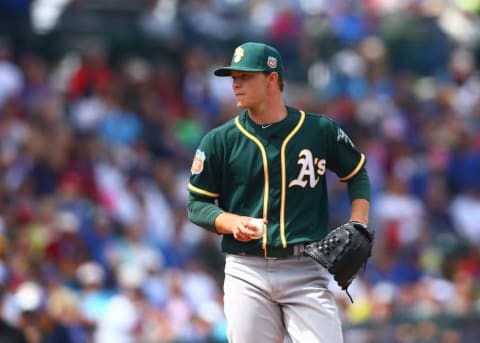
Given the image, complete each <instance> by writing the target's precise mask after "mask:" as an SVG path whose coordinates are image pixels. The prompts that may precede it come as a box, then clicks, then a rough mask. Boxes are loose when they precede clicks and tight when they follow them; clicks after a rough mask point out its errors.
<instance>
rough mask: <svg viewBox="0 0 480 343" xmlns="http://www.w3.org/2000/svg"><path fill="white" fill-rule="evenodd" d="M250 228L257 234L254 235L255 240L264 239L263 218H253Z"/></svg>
mask: <svg viewBox="0 0 480 343" xmlns="http://www.w3.org/2000/svg"><path fill="white" fill-rule="evenodd" d="M249 224H250V226H251V227H252V228H255V234H254V235H253V238H254V239H259V238H262V237H263V231H264V224H263V219H261V218H252V219H250V223H249Z"/></svg>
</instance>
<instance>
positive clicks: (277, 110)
mask: <svg viewBox="0 0 480 343" xmlns="http://www.w3.org/2000/svg"><path fill="white" fill-rule="evenodd" d="M248 115H249V116H250V118H251V119H252V120H253V121H254V122H255V123H257V124H259V125H269V124H274V123H277V122H279V121H282V120H283V119H285V117H286V116H287V108H286V107H285V104H284V103H283V102H282V101H277V102H275V103H269V104H262V105H261V106H258V107H255V108H249V109H248Z"/></svg>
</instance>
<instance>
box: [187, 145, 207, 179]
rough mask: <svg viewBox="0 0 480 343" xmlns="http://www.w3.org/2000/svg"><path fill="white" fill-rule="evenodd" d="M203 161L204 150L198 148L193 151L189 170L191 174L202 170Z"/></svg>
mask: <svg viewBox="0 0 480 343" xmlns="http://www.w3.org/2000/svg"><path fill="white" fill-rule="evenodd" d="M204 162H205V152H203V151H202V150H200V149H197V151H195V157H194V158H193V162H192V168H191V169H190V171H191V172H192V174H200V173H201V172H202V170H203V163H204Z"/></svg>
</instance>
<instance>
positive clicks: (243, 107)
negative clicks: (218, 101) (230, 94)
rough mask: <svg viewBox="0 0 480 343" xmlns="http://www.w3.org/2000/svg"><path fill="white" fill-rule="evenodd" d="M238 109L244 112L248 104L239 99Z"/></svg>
mask: <svg viewBox="0 0 480 343" xmlns="http://www.w3.org/2000/svg"><path fill="white" fill-rule="evenodd" d="M237 107H238V108H241V109H242V110H243V109H245V108H248V103H247V102H246V101H244V100H242V99H238V98H237Z"/></svg>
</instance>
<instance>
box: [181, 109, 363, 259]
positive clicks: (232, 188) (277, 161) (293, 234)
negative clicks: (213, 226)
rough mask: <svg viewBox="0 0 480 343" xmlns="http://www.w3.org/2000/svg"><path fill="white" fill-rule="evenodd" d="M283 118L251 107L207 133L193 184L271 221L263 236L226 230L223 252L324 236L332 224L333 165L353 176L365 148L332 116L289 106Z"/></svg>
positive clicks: (228, 207) (224, 203)
mask: <svg viewBox="0 0 480 343" xmlns="http://www.w3.org/2000/svg"><path fill="white" fill-rule="evenodd" d="M287 109H288V115H287V117H286V118H285V119H284V120H282V121H281V122H278V123H275V124H272V125H269V126H262V125H258V124H256V123H254V122H253V121H252V120H251V119H250V117H249V116H248V113H247V111H246V110H244V111H243V112H242V113H241V114H240V115H239V116H237V117H236V118H234V119H232V120H230V121H228V122H226V123H225V124H223V125H221V126H219V127H217V128H215V129H213V130H212V131H210V132H209V133H208V134H207V135H205V137H204V138H203V139H202V141H201V143H200V145H199V147H198V149H197V151H196V153H195V157H194V161H193V164H192V169H191V172H192V175H191V178H190V183H189V185H188V189H189V191H190V192H191V193H193V194H196V195H200V196H203V197H208V198H211V199H215V201H217V204H218V206H219V207H220V208H221V209H222V210H224V211H227V212H231V213H235V214H238V215H244V216H250V217H258V218H264V219H267V220H268V224H267V228H266V230H267V231H266V235H264V238H263V240H260V241H259V240H254V241H250V242H247V243H245V242H239V241H237V240H236V239H235V238H234V237H233V235H224V236H223V239H222V251H224V252H228V253H238V252H249V251H258V250H259V249H260V248H263V249H264V250H266V249H268V247H286V246H287V244H296V243H301V242H312V241H318V240H320V239H321V238H323V237H324V236H325V234H326V233H327V231H328V201H327V187H326V174H325V173H326V170H327V169H329V170H331V171H333V172H334V173H335V174H336V175H337V176H338V177H339V178H340V180H341V181H348V180H349V179H350V178H352V177H353V176H355V175H356V174H357V173H358V172H359V171H360V170H361V169H362V168H363V166H364V165H365V161H366V159H365V155H364V154H362V153H361V152H360V151H358V150H357V148H356V147H355V146H354V144H353V143H352V141H351V140H350V138H349V137H348V136H347V135H346V134H345V132H344V131H343V130H342V129H341V128H340V127H339V126H338V125H337V124H336V123H335V122H334V121H333V120H331V119H330V118H328V117H326V116H323V115H319V114H312V113H305V112H303V111H299V110H297V109H294V108H291V107H288V108H287Z"/></svg>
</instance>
